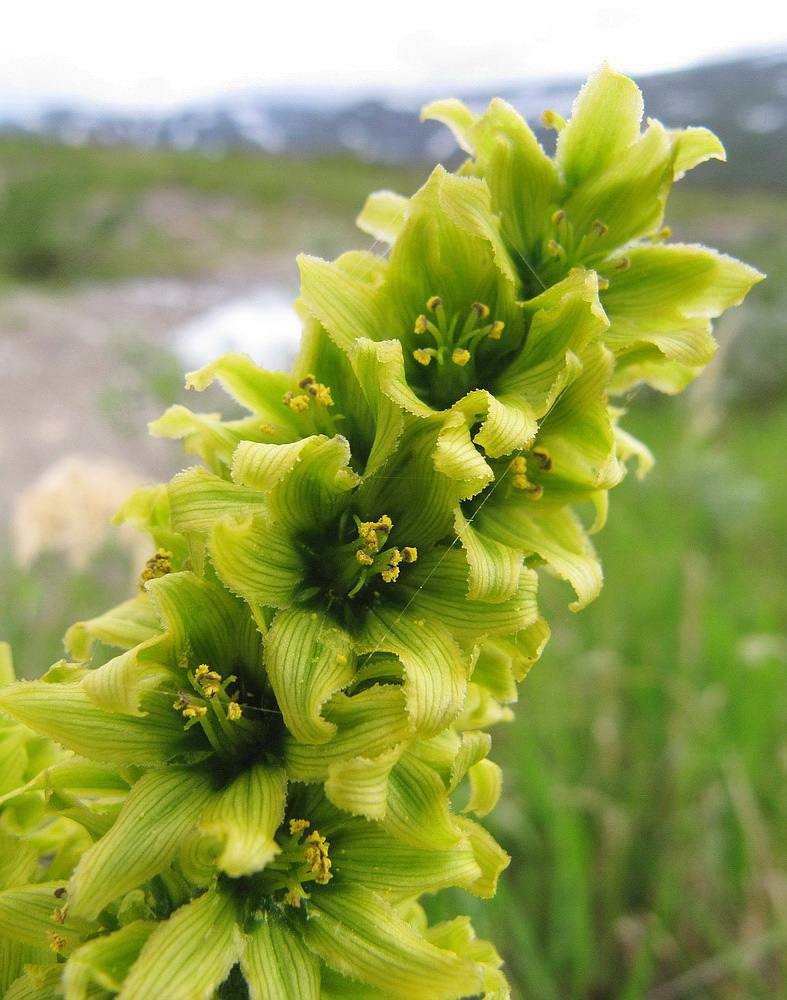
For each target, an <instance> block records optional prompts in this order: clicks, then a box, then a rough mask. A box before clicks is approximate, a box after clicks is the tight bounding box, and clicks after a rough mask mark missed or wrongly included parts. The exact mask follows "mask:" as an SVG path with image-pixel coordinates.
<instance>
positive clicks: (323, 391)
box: [306, 382, 333, 406]
mask: <svg viewBox="0 0 787 1000" xmlns="http://www.w3.org/2000/svg"><path fill="white" fill-rule="evenodd" d="M306 391H307V392H308V393H309V395H310V396H311V397H312V399H313V400H314V401H315V402H316V403H319V404H320V406H333V397H332V396H331V390H330V389H329V388H328V386H327V385H323V384H322V382H315V383H313V384H312V385H310V386H309V387H308V389H307V390H306Z"/></svg>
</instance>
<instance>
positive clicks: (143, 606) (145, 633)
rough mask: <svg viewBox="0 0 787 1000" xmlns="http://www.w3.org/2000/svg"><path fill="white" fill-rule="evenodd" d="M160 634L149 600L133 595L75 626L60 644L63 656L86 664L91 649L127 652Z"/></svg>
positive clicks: (154, 610) (142, 594) (144, 595)
mask: <svg viewBox="0 0 787 1000" xmlns="http://www.w3.org/2000/svg"><path fill="white" fill-rule="evenodd" d="M160 631H161V625H160V624H159V620H158V616H157V615H156V609H155V607H154V606H153V602H152V601H151V599H150V596H149V595H148V594H146V593H141V594H137V596H136V597H132V598H131V600H130V601H124V602H123V603H122V604H118V605H117V607H114V608H111V609H110V610H109V611H106V612H105V613H104V614H103V615H99V616H98V617H97V618H91V619H90V620H89V621H84V622H76V623H75V624H74V625H72V626H71V628H70V629H69V630H68V631H67V632H66V635H65V638H64V640H63V642H64V645H65V647H66V652H67V653H68V654H69V655H70V656H73V657H74V658H75V659H78V660H83V661H87V660H89V659H90V657H91V656H92V654H93V645H94V644H95V643H96V642H103V643H104V644H105V645H107V646H116V647H118V648H119V649H131V648H132V647H134V646H137V645H138V644H139V643H141V642H145V640H146V639H150V638H151V637H152V636H154V635H158V633H159V632H160Z"/></svg>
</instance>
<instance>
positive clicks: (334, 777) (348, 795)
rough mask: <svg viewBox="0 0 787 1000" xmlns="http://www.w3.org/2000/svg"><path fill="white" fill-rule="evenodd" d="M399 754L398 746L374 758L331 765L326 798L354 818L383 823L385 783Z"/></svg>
mask: <svg viewBox="0 0 787 1000" xmlns="http://www.w3.org/2000/svg"><path fill="white" fill-rule="evenodd" d="M402 751H403V747H401V746H399V747H392V748H391V749H390V750H385V751H383V753H381V754H379V755H378V756H377V757H369V756H364V757H362V756H358V757H352V758H350V759H349V760H348V759H345V760H336V761H333V762H332V763H331V764H330V765H329V767H328V775H327V777H326V779H325V794H326V796H327V797H328V799H329V800H330V801H331V802H332V803H333V804H334V805H335V806H337V807H338V808H339V809H344V810H346V811H347V812H349V813H351V814H352V815H353V816H363V817H364V818H365V819H376V820H381V819H384V817H385V816H386V814H387V810H388V788H389V785H388V779H389V776H390V773H391V768H393V766H394V765H395V764H396V762H397V761H398V760H399V758H400V757H401V755H402Z"/></svg>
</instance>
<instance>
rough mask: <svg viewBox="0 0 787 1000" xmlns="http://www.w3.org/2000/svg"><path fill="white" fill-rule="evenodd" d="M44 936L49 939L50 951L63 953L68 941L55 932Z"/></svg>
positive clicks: (49, 932)
mask: <svg viewBox="0 0 787 1000" xmlns="http://www.w3.org/2000/svg"><path fill="white" fill-rule="evenodd" d="M46 936H47V938H48V939H49V947H50V948H51V949H52V951H55V952H58V953H59V952H61V951H65V949H66V945H67V944H68V941H67V940H66V939H65V938H64V937H63V935H62V934H58V933H57V931H47V932H46Z"/></svg>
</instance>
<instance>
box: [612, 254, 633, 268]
mask: <svg viewBox="0 0 787 1000" xmlns="http://www.w3.org/2000/svg"><path fill="white" fill-rule="evenodd" d="M630 267H631V261H630V260H629V258H628V257H621V258H620V260H619V261H618V263H617V264H616V265H615V270H616V271H628V269H629V268H630Z"/></svg>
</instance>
